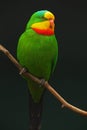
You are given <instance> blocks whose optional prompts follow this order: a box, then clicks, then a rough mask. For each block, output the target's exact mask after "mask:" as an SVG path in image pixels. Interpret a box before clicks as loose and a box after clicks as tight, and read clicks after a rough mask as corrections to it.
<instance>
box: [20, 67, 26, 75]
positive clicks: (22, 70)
mask: <svg viewBox="0 0 87 130" xmlns="http://www.w3.org/2000/svg"><path fill="white" fill-rule="evenodd" d="M25 72H27V69H26V68H24V67H23V68H22V69H21V71H20V72H19V74H20V75H22V74H23V73H25Z"/></svg>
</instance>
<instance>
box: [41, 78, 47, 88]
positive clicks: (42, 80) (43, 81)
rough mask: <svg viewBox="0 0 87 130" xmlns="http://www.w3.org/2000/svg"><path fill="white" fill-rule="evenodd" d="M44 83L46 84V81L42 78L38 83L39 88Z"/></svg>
mask: <svg viewBox="0 0 87 130" xmlns="http://www.w3.org/2000/svg"><path fill="white" fill-rule="evenodd" d="M45 82H46V80H45V79H43V78H42V79H41V82H40V87H42V86H43V85H44V83H45Z"/></svg>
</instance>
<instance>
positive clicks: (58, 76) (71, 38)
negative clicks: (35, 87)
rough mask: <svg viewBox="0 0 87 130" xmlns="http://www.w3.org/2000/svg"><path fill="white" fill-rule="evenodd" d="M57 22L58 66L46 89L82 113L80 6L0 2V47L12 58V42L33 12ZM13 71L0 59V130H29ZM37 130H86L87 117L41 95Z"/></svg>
mask: <svg viewBox="0 0 87 130" xmlns="http://www.w3.org/2000/svg"><path fill="white" fill-rule="evenodd" d="M41 9H48V10H50V11H52V12H53V13H54V14H55V16H56V21H55V23H56V28H55V29H56V30H55V32H56V37H57V39H58V42H59V60H58V63H57V66H56V69H55V72H54V74H53V76H52V78H51V80H50V84H51V85H52V86H53V87H54V88H55V89H56V90H57V91H58V92H59V93H60V94H61V95H62V96H63V97H64V98H65V99H66V100H67V101H69V102H70V103H72V104H73V105H76V106H78V107H80V108H82V109H85V110H87V7H86V3H85V1H84V0H83V1H82V2H81V3H80V1H76V0H73V1H69V0H66V1H63V0H60V1H58V0H48V1H47V0H28V1H27V0H24V1H17V2H16V1H7V2H5V1H0V43H1V44H2V45H4V46H5V47H6V48H7V49H8V50H9V51H10V52H11V53H12V54H13V55H14V56H15V57H16V47H17V41H18V38H19V36H20V34H21V33H22V32H23V31H24V28H25V25H26V22H27V21H28V19H29V17H30V16H31V15H32V13H33V12H35V11H37V10H41ZM26 86H27V85H26V82H25V81H24V79H22V78H21V77H20V76H19V74H18V70H17V69H16V67H14V65H13V64H12V63H11V62H10V60H8V58H7V57H6V56H5V55H4V54H2V53H0V130H28V123H29V119H28V110H29V106H28V92H27V91H28V90H27V87H26ZM42 130H87V117H83V116H81V115H79V114H76V113H74V112H72V111H70V110H68V109H66V108H64V109H61V104H60V103H59V102H58V101H57V100H56V99H55V98H54V97H53V95H51V94H50V93H49V92H46V94H45V99H44V111H43V119H42Z"/></svg>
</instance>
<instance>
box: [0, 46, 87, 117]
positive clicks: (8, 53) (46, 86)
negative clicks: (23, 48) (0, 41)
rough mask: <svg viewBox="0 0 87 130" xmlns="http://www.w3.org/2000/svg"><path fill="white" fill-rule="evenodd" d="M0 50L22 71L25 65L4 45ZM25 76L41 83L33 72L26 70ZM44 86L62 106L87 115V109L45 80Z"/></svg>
mask: <svg viewBox="0 0 87 130" xmlns="http://www.w3.org/2000/svg"><path fill="white" fill-rule="evenodd" d="M0 51H2V52H3V53H4V54H5V55H6V56H7V57H8V58H9V59H10V60H11V61H12V62H13V64H14V65H15V66H16V67H17V68H18V69H19V71H21V70H22V69H23V67H22V66H21V65H20V64H19V63H18V61H17V60H16V59H15V58H14V57H13V56H12V55H11V53H10V52H9V51H8V50H7V49H6V48H5V47H3V46H2V45H0ZM22 75H23V76H25V77H26V78H30V79H32V80H33V81H34V82H36V83H38V84H40V83H41V80H40V79H38V78H37V77H35V76H33V75H32V74H30V73H28V72H24V73H22ZM43 86H44V87H45V88H46V89H48V90H49V92H50V93H51V94H53V95H54V97H56V98H57V100H58V101H60V102H61V104H62V108H64V107H66V108H68V109H70V110H72V111H74V112H76V113H79V114H81V115H84V116H87V111H84V110H82V109H79V108H77V107H75V106H73V105H71V104H70V103H68V102H67V101H66V100H65V99H64V98H63V97H62V96H60V94H59V93H58V92H56V91H55V89H54V88H53V87H52V86H51V85H50V84H49V83H48V82H47V81H45V83H44V84H43Z"/></svg>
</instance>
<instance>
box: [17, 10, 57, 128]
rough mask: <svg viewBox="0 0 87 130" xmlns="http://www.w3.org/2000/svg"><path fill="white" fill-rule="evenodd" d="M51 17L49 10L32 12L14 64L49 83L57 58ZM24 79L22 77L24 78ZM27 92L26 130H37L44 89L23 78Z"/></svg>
mask: <svg viewBox="0 0 87 130" xmlns="http://www.w3.org/2000/svg"><path fill="white" fill-rule="evenodd" d="M54 21H55V15H54V14H53V13H52V12H50V11H49V10H39V11H36V12H34V13H33V14H32V15H31V16H30V18H29V20H28V22H27V24H26V27H25V30H24V32H23V33H22V34H21V35H20V36H19V39H18V44H17V59H18V62H19V63H20V64H21V65H22V67H23V68H25V69H24V70H25V71H28V72H29V73H31V74H32V75H34V76H36V77H37V78H39V79H41V80H42V82H43V81H49V79H50V77H51V75H52V73H53V72H54V69H55V66H56V63H57V59H58V41H57V39H56V36H55V30H54V29H55V23H54ZM24 78H25V77H24ZM25 80H26V82H27V84H28V90H29V119H30V126H29V130H41V120H42V110H43V97H44V92H45V87H43V85H42V84H43V83H42V84H37V83H36V82H34V81H32V80H31V79H28V78H25Z"/></svg>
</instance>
